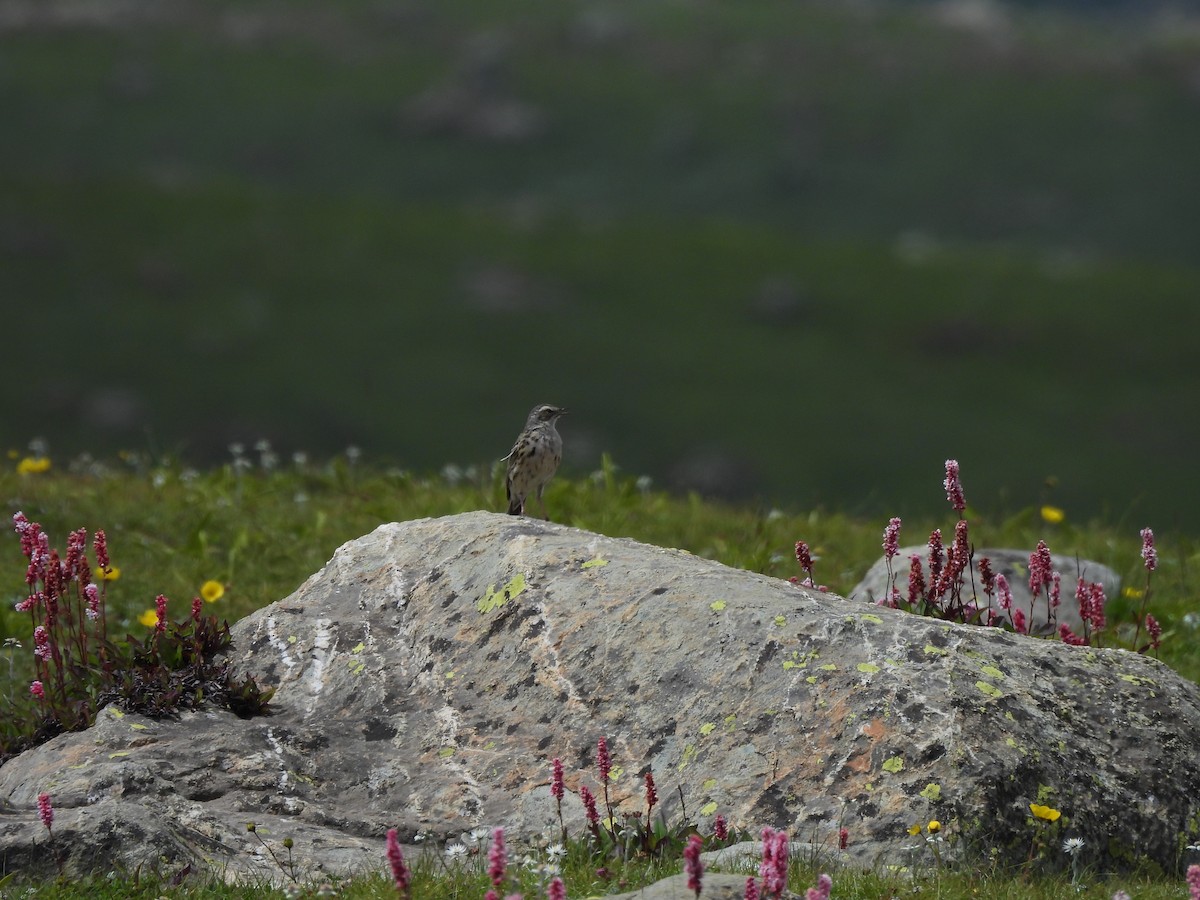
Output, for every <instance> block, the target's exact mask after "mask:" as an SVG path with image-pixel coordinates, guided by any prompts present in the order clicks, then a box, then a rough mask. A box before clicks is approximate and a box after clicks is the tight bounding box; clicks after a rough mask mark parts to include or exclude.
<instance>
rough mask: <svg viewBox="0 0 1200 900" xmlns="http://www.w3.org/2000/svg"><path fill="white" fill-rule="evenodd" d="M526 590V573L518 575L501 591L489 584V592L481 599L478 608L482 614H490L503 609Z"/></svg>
mask: <svg viewBox="0 0 1200 900" xmlns="http://www.w3.org/2000/svg"><path fill="white" fill-rule="evenodd" d="M524 590H525V575H524V573H518V574H517V575H516V576H514V577H513V578H512V579H511V580H510V581H509V582H508V583H507V584H506V585H504V586H503V587H502V588H500V590H496V585H495V584H489V585H488V589H487V592H486V593H485V594H484V595H483V596H482V597H480V598H479V603H477V604H476V606H477V607H478V608H479V611H480V612H481V613H490V612H492V611H493V610H496V609H499V608H500V607H502V606H503V605H504V604H505V603H507V602H508V601H509V600H515V599H516V598H517V596H518V595H520V594H521V592H523V591H524Z"/></svg>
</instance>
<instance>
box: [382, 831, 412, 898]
mask: <svg viewBox="0 0 1200 900" xmlns="http://www.w3.org/2000/svg"><path fill="white" fill-rule="evenodd" d="M387 861H388V865H390V866H391V867H392V880H393V881H395V882H396V890H398V891H399V892H400V896H402V897H407V896H408V894H409V887H410V885H411V883H412V872H410V871H409V868H408V866H407V865H405V863H404V853H403V851H401V849H400V839H399V838H398V837H397V836H396V829H395V828H389V829H388V833H387Z"/></svg>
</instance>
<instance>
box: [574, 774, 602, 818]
mask: <svg viewBox="0 0 1200 900" xmlns="http://www.w3.org/2000/svg"><path fill="white" fill-rule="evenodd" d="M579 799H580V800H582V801H583V810H584V814H585V815H586V816H587V821H588V824H589V825H593V826H594V825H599V824H600V814H599V813H598V812H596V797H595V796H594V795H593V794H592V792H591V791H590V790H589V789H588V786H587V785H586V784H581V785H580V786H579Z"/></svg>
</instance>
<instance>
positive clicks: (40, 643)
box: [33, 625, 51, 660]
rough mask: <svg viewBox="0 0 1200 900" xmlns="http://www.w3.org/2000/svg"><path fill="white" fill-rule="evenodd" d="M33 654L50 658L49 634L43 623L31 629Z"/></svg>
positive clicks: (46, 658) (39, 657)
mask: <svg viewBox="0 0 1200 900" xmlns="http://www.w3.org/2000/svg"><path fill="white" fill-rule="evenodd" d="M33 655H34V656H36V657H37V658H38V659H44V660H49V659H50V655H51V653H50V634H49V632H47V631H46V626H44V625H39V626H38V627H37V628H35V629H33Z"/></svg>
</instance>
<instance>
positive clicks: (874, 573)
mask: <svg viewBox="0 0 1200 900" xmlns="http://www.w3.org/2000/svg"><path fill="white" fill-rule="evenodd" d="M1029 553H1030V551H1028V550H1008V549H994V548H991V549H983V550H976V551H975V556H974V565H975V582H974V596H975V597H977V598H978V599H979V602H980V605H981V606H983V605H986V601H987V598H986V596H985V595H984V593H983V585H982V583H981V582H980V578H979V569H978V566H979V561H980V560H981V559H984V558H987V559H989V560H991V564H992V571H993V572H995V573H996V574H997V575H1003V576H1004V577H1005V579H1007V581H1008V584H1009V587H1010V588H1012V595H1013V602H1012V609H1013V610H1015V609H1020V610H1021V611H1022V612H1024V613H1025V620H1026V621H1027V622H1031V623H1032V625H1031V626H1030V631H1032V632H1033V633H1035V634H1052V633H1053V634H1057V632H1058V625H1059V624H1061V623H1066V624H1067V625H1069V626H1070V627H1071V630H1072V631H1073V632H1075V633H1076V634H1083V620H1082V618H1081V617H1080V615H1079V604H1078V602H1077V601H1076V600H1075V586H1076V583H1077V582H1078V580H1079V579H1080V578H1083V579H1084V580H1085V581H1089V582H1093V581H1098V582H1100V583H1101V584H1102V585H1104V594H1105V596H1106V597H1108V598H1109V599H1112V598H1114V597H1116V596H1118V595H1119V594H1120V593H1121V577H1120V576H1119V575H1118V574H1117V573H1116V572H1114V571H1113V570H1112V569H1110V568H1109V567H1108V566H1106V565H1103V564H1102V563H1098V562H1094V561H1092V560H1089V559H1083V560H1081V559H1076V558H1075V557H1067V556H1062V555H1061V554H1057V553H1051V554H1050V565H1051V569H1052V571H1055V572H1058V573H1059V575H1061V576H1062V593H1061V597H1060V601H1059V606H1058V609H1057V610H1055V611H1054V613H1053V615H1051V614H1050V610H1049V609H1048V604H1047V602H1046V598H1045V597H1044V596H1040V597H1038V599H1037V602H1036V603H1035V602H1034V598H1033V593H1032V592H1031V591H1030V590H1029ZM914 554H916V555H917V556H920V557H921V568H922V572H923V573H924V576H925V579H926V580H927V581H928V579H929V547H928V546H926V545H924V544H922V545H921V546H919V547H918V546H913V547H902V548H901V549H900V551H899V552H898V553H897V554H896V558H895V559H893V560H892V572H893V573H894V574H895V576H896V580H895V584H896V587H898V588H899V589H900V594H901V596H903V597H907V596H908V572H909V566H910V560H911V558H912V556H913V555H914ZM890 586H891V582H890V581H889V580H888V571H887V557H884V556H881V557H879V559H878V560H876V561H875V564H874V565H873V566H871V568H869V569H868V570H867V574H866V575H864V576H863V578H862V581H860V582H859V583H858V584H857V585H855V586H854V589H853V590H852V591H850V593H849V594H848V595H847V596H849V597H850V598H851V599H852V600H867V601H869V602H872V603H874V602H875V601H877V600H878V599H879V598H880V597H884V596H886V595H887V593H888V588H889V587H890ZM963 596H964V597H970V596H972V583H971V581H970V579H969V578H967V579H966V585H965V589H964V592H963ZM992 606H993V609H995V610H996V612H997V613H998V614H1000V615H1001V616H1002V617H1003V618H1004V619H1005V621H1006V623H1007V624H1010V625H1011V624H1012V612H1011V610H1010V611H1009V612H1008V613H1004V612H1003V611H1002V610H1000V609H999V608H998V607H997V606H996V604H995V601H994V600H993V601H992Z"/></svg>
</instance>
